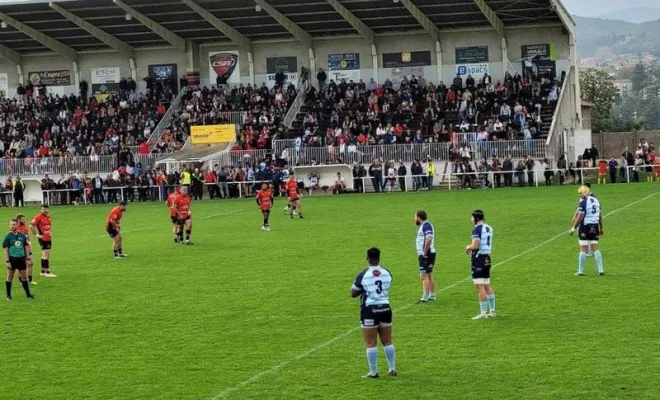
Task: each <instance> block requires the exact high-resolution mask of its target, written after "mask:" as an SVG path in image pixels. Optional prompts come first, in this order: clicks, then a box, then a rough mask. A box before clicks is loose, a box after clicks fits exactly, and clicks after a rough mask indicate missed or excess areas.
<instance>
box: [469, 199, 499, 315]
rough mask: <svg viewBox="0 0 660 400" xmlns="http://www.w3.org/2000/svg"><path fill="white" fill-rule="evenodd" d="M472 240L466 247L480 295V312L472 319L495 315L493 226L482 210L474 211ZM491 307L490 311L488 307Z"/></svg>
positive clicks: (473, 279)
mask: <svg viewBox="0 0 660 400" xmlns="http://www.w3.org/2000/svg"><path fill="white" fill-rule="evenodd" d="M472 224H473V225H474V228H473V229H472V242H471V243H470V244H469V245H467V247H465V252H466V253H467V254H468V255H471V256H472V257H471V261H472V262H471V264H472V282H473V283H474V286H475V288H476V290H477V296H478V297H479V311H480V312H479V314H478V315H477V316H476V317H474V318H472V319H486V318H489V317H495V316H496V315H497V313H496V312H495V292H494V291H493V287H492V286H491V284H490V268H491V261H490V253H491V252H492V250H493V228H492V227H491V226H490V225H488V224H487V223H486V217H485V215H484V212H483V211H481V210H475V211H473V212H472ZM489 308H490V313H488V309H489Z"/></svg>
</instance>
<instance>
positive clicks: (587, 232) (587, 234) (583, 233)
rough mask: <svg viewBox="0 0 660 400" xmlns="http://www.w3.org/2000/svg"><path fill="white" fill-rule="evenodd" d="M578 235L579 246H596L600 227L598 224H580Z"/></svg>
mask: <svg viewBox="0 0 660 400" xmlns="http://www.w3.org/2000/svg"><path fill="white" fill-rule="evenodd" d="M578 233H579V236H578V237H579V242H580V246H588V245H590V244H598V235H599V234H600V227H599V226H598V224H582V225H580V229H579V230H578Z"/></svg>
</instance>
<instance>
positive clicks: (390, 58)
mask: <svg viewBox="0 0 660 400" xmlns="http://www.w3.org/2000/svg"><path fill="white" fill-rule="evenodd" d="M427 65H431V52H430V51H412V52H409V53H405V52H404V53H383V68H405V67H424V66H427Z"/></svg>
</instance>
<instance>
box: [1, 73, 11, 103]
mask: <svg viewBox="0 0 660 400" xmlns="http://www.w3.org/2000/svg"><path fill="white" fill-rule="evenodd" d="M8 93H9V76H8V75H7V73H6V72H3V73H0V96H2V97H7V94H8Z"/></svg>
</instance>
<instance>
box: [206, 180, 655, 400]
mask: <svg viewBox="0 0 660 400" xmlns="http://www.w3.org/2000/svg"><path fill="white" fill-rule="evenodd" d="M658 194H660V192H655V193H653V194H650V195H648V196H646V197H644V198H642V199H639V200H636V201H633V202H632V203H629V204H627V205H625V206H623V207H621V208H617V209H616V210H613V211H611V212H609V213H607V214H605V215H604V216H603V218H607V217H609V216H612V215H614V214H616V213H618V212H620V211H623V210H625V209H627V208H629V207H632V206H634V205H636V204H638V203H641V202H643V201H646V200H648V199H650V198H651V197H653V196H656V195H658ZM567 234H568V231H564V232H561V233H558V234H556V235H555V236H553V237H551V238H550V239H548V240H546V241H544V242H542V243H540V244H538V245H536V246H534V247H531V248H529V249H527V250H525V251H523V252H521V253H518V254H516V255H515V256H512V257H509V258H507V259H505V260H503V261H500V262H498V263H496V264H494V265H493V267H492V268H497V267H499V266H502V265H504V264H507V263H509V262H511V261H513V260H516V259H518V258H520V257H523V256H525V255H527V254H529V253H532V252H534V251H536V250H538V249H540V248H541V247H543V246H546V245H548V244H550V243H552V242H554V241H555V240H557V239H559V238H560V237H563V236H566V235H567ZM471 279H472V278H471V277H469V276H468V277H467V278H464V279H461V280H459V281H456V282H454V283H452V284H451V285H449V286H445V287H443V288H442V289H440V290H437V291H436V293H440V292H444V291H447V290H450V289H453V288H455V287H456V286H458V285H461V284H463V283H465V282H467V281H469V280H471ZM416 304H417V303H416V302H415V303H410V304H408V305H405V306H403V307H401V308H399V309H397V310H395V313H399V312H401V311H404V310H407V309H409V308H411V307H413V306H414V305H416ZM395 315H396V314H395ZM359 329H360V327H359V326H355V327H353V328H350V329H349V330H347V331H346V332H343V333H340V334H339V335H337V336H335V337H333V338H332V339H330V340H328V341H327V342H325V343H321V344H319V345H316V346H314V347H312V348H310V349H309V350H307V351H305V352H303V353H300V354H298V355H297V356H295V357H293V358H291V359H289V360H286V361H283V362H281V363H279V364H276V365H273V366H272V367H270V368H268V369H265V370H263V371H261V372H259V373H257V374H256V375H253V376H251V377H250V378H248V379H246V380H244V381H243V382H240V383H238V384H236V385H234V386H231V387H228V388H226V389H223V390H222V391H220V392H218V393H217V394H216V395H214V396H212V397H210V398H209V400H219V399H223V398H226V397H227V396H228V395H229V394H231V393H233V392H237V391H239V390H241V389H242V388H244V387H245V386H247V385H249V384H251V383H254V382H256V381H258V380H259V379H261V378H262V377H264V376H266V375H270V374H272V373H275V372H277V371H279V370H281V369H282V368H284V367H286V366H287V365H289V364H292V363H294V362H296V361H298V360H302V359H303V358H307V357H308V356H310V355H312V354H314V353H316V352H317V351H319V350H323V349H324V348H326V347H328V346H330V345H331V344H333V343H335V342H338V341H340V340H341V339H343V338H345V337H347V336H348V335H351V334H353V333H355V332H357V331H358V330H359Z"/></svg>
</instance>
